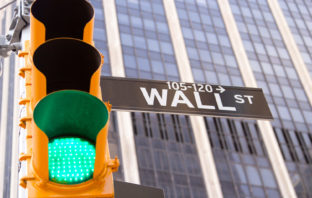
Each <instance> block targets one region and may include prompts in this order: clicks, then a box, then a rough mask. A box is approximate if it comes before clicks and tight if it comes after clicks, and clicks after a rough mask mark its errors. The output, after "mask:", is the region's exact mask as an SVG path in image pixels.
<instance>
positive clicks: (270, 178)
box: [260, 168, 277, 188]
mask: <svg viewBox="0 0 312 198" xmlns="http://www.w3.org/2000/svg"><path fill="white" fill-rule="evenodd" d="M260 173H261V176H262V180H263V184H264V186H266V187H270V188H277V186H276V183H275V178H274V175H273V173H272V171H271V170H269V169H265V168H261V169H260Z"/></svg>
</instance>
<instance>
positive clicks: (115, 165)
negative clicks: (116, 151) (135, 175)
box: [107, 156, 119, 172]
mask: <svg viewBox="0 0 312 198" xmlns="http://www.w3.org/2000/svg"><path fill="white" fill-rule="evenodd" d="M107 167H109V168H111V170H112V172H116V171H118V167H119V159H118V158H117V156H115V159H110V160H109V161H108V163H107Z"/></svg>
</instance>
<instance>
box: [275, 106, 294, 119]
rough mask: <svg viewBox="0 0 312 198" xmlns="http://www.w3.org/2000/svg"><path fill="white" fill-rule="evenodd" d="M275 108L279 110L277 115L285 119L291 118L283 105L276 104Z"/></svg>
mask: <svg viewBox="0 0 312 198" xmlns="http://www.w3.org/2000/svg"><path fill="white" fill-rule="evenodd" d="M277 110H278V112H279V115H280V117H281V118H282V119H285V120H291V117H290V114H289V111H288V109H287V108H286V107H283V106H277Z"/></svg>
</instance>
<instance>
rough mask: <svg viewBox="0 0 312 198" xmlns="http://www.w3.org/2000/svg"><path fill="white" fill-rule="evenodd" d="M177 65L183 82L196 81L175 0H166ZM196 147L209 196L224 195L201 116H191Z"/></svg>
mask: <svg viewBox="0 0 312 198" xmlns="http://www.w3.org/2000/svg"><path fill="white" fill-rule="evenodd" d="M163 3H164V7H165V11H166V16H167V20H168V25H169V29H170V35H171V39H172V43H173V47H174V52H175V56H176V60H177V65H178V69H179V73H180V77H181V80H182V81H183V82H194V79H193V76H192V71H191V67H190V63H189V59H188V55H187V52H186V47H185V44H184V39H183V35H182V31H181V27H180V23H179V19H178V15H177V10H176V7H175V3H174V0H164V1H163ZM190 120H191V125H192V128H193V131H194V137H195V142H196V147H197V151H198V155H199V159H200V164H201V168H202V172H203V178H204V181H205V185H206V189H207V193H208V195H209V197H220V198H221V197H223V196H222V191H221V186H220V182H219V179H218V174H217V171H216V167H215V163H214V159H213V155H212V150H211V145H210V142H209V138H208V135H207V132H206V127H205V123H204V119H203V117H201V116H190Z"/></svg>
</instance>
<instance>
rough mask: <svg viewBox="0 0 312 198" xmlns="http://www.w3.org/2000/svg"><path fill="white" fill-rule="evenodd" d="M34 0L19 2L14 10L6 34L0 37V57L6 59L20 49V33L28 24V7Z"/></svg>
mask: <svg viewBox="0 0 312 198" xmlns="http://www.w3.org/2000/svg"><path fill="white" fill-rule="evenodd" d="M33 1H34V0H21V1H20V4H19V5H18V6H17V7H15V8H14V15H13V19H12V22H11V25H10V28H9V32H8V34H6V35H5V36H4V35H0V57H8V56H9V55H10V53H11V51H13V52H17V51H18V50H20V49H22V45H21V43H20V39H21V33H22V30H23V28H24V27H25V26H27V25H28V24H29V22H30V6H31V4H32V2H33Z"/></svg>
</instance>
